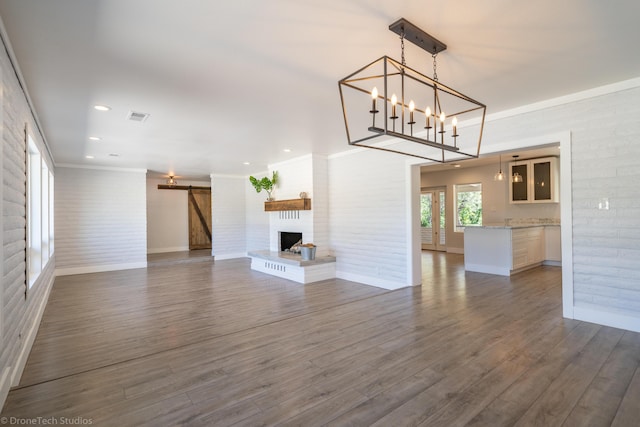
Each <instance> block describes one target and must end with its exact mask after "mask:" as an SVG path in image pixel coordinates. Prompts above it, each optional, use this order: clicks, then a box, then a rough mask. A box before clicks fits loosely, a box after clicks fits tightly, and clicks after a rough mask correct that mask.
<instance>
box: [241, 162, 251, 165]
mask: <svg viewBox="0 0 640 427" xmlns="http://www.w3.org/2000/svg"><path fill="white" fill-rule="evenodd" d="M242 164H243V165H250V164H251V163H249V162H243V163H242Z"/></svg>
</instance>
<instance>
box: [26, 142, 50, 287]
mask: <svg viewBox="0 0 640 427" xmlns="http://www.w3.org/2000/svg"><path fill="white" fill-rule="evenodd" d="M52 214H53V174H52V173H51V172H50V171H49V167H48V166H47V163H46V162H45V161H44V159H43V158H42V155H41V154H40V150H39V149H38V146H37V145H36V143H35V142H34V140H33V138H32V137H31V135H28V136H27V287H28V289H31V287H32V286H33V284H34V283H35V281H36V279H37V278H38V276H39V275H40V273H41V272H42V270H43V269H44V267H45V266H46V265H47V262H48V261H49V259H50V258H51V255H52V254H53V215H52Z"/></svg>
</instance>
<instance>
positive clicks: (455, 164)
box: [451, 163, 460, 168]
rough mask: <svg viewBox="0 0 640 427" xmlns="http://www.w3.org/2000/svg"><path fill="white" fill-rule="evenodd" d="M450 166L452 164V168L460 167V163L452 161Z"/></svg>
mask: <svg viewBox="0 0 640 427" xmlns="http://www.w3.org/2000/svg"><path fill="white" fill-rule="evenodd" d="M451 166H453V167H454V168H459V167H460V165H459V164H458V163H454V164H452V165H451Z"/></svg>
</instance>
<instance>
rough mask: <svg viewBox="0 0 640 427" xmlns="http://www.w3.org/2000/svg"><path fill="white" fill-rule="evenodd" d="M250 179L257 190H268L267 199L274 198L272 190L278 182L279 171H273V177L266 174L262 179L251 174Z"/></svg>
mask: <svg viewBox="0 0 640 427" xmlns="http://www.w3.org/2000/svg"><path fill="white" fill-rule="evenodd" d="M249 181H251V184H252V185H253V188H255V189H256V192H257V193H259V192H261V191H262V190H264V191H266V192H267V200H272V197H271V192H272V191H273V189H274V188H275V186H276V185H277V184H278V171H273V175H271V179H269V178H267V177H266V176H265V177H264V178H262V179H257V178H256V177H253V176H250V177H249Z"/></svg>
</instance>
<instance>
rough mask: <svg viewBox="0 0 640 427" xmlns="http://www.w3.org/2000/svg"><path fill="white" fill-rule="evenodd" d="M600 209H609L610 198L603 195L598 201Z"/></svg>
mask: <svg viewBox="0 0 640 427" xmlns="http://www.w3.org/2000/svg"><path fill="white" fill-rule="evenodd" d="M598 209H600V210H601V211H608V210H609V199H608V198H607V197H603V198H602V199H600V201H599V202H598Z"/></svg>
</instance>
